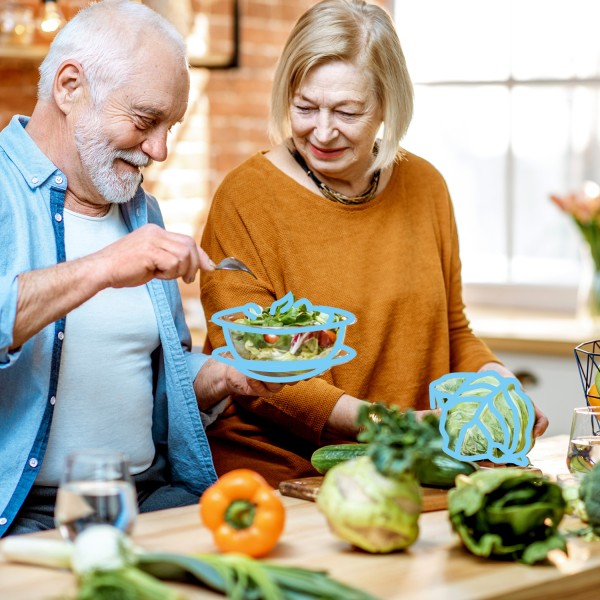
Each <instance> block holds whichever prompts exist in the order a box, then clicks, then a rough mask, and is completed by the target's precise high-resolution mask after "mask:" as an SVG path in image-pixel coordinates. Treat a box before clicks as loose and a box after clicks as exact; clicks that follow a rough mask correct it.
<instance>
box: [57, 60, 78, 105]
mask: <svg viewBox="0 0 600 600" xmlns="http://www.w3.org/2000/svg"><path fill="white" fill-rule="evenodd" d="M84 85H85V84H84V77H83V67H82V66H81V65H80V64H79V63H78V62H77V61H75V60H67V61H65V62H64V63H62V65H60V67H59V68H58V71H57V73H56V77H55V78H54V87H53V90H52V91H53V94H54V100H55V102H56V105H57V106H58V107H59V108H60V110H61V111H62V112H63V113H64V114H65V115H68V114H69V113H70V112H71V110H72V109H73V105H74V104H76V102H77V101H78V100H80V99H81V98H82V97H83V93H84Z"/></svg>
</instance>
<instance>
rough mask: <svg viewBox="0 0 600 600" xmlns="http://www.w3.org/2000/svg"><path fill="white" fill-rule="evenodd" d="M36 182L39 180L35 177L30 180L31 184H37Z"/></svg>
mask: <svg viewBox="0 0 600 600" xmlns="http://www.w3.org/2000/svg"><path fill="white" fill-rule="evenodd" d="M38 181H39V179H38V178H37V177H32V178H31V183H37V182H38Z"/></svg>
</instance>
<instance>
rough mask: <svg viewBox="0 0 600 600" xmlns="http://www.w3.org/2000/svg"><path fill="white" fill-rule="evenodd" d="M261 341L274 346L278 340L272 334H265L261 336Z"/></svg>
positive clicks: (277, 337) (276, 336)
mask: <svg viewBox="0 0 600 600" xmlns="http://www.w3.org/2000/svg"><path fill="white" fill-rule="evenodd" d="M263 339H264V340H265V342H267V344H275V343H276V342H277V340H278V339H279V336H278V335H275V334H274V333H265V334H264V335H263Z"/></svg>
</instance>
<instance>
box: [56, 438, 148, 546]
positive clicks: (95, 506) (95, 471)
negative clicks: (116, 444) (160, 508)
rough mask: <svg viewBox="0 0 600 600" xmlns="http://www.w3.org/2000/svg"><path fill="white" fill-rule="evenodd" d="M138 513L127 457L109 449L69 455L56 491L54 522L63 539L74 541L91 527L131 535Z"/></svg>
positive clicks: (84, 451)
mask: <svg viewBox="0 0 600 600" xmlns="http://www.w3.org/2000/svg"><path fill="white" fill-rule="evenodd" d="M137 514H138V507H137V496H136V492H135V486H134V484H133V482H132V479H131V476H130V474H129V461H128V459H127V457H126V456H125V455H124V454H122V453H120V452H116V451H112V450H82V451H79V452H74V453H72V454H69V455H68V456H67V458H66V460H65V467H64V471H63V475H62V478H61V483H60V486H59V488H58V494H57V498H56V508H55V511H54V521H55V523H56V526H57V527H58V528H59V530H60V532H61V534H62V536H63V537H64V538H65V539H69V540H74V539H75V537H76V536H77V534H78V533H80V532H81V531H83V530H84V529H85V528H87V527H89V526H91V525H99V524H104V525H113V526H114V527H117V528H118V529H120V530H121V531H124V532H125V533H131V530H132V529H133V525H134V523H135V520H136V517H137Z"/></svg>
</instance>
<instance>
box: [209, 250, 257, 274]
mask: <svg viewBox="0 0 600 600" xmlns="http://www.w3.org/2000/svg"><path fill="white" fill-rule="evenodd" d="M215 269H217V270H222V271H246V273H250V275H252V277H254V279H258V278H257V277H256V275H255V274H254V273H253V272H252V271H251V270H250V269H249V268H248V267H247V266H246V265H245V264H244V263H243V262H242V261H241V260H239V259H237V258H234V257H233V256H230V257H229V258H224V259H223V260H222V261H221V262H220V263H219V264H218V265H216V266H215Z"/></svg>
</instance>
